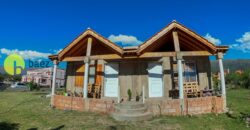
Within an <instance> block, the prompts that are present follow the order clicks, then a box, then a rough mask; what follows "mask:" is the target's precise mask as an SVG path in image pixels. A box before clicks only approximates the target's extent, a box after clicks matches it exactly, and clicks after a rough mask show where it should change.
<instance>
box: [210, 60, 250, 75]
mask: <svg viewBox="0 0 250 130" xmlns="http://www.w3.org/2000/svg"><path fill="white" fill-rule="evenodd" d="M223 65H224V69H229V70H230V72H234V71H236V70H243V71H245V70H247V69H250V59H249V60H248V59H244V60H243V59H237V60H223ZM211 68H212V72H218V71H219V63H218V61H217V60H212V61H211Z"/></svg>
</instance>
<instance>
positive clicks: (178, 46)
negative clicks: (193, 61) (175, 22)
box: [172, 31, 180, 52]
mask: <svg viewBox="0 0 250 130" xmlns="http://www.w3.org/2000/svg"><path fill="white" fill-rule="evenodd" d="M172 34H173V40H174V49H175V51H176V52H179V51H180V43H179V37H178V33H177V32H176V31H173V33H172Z"/></svg>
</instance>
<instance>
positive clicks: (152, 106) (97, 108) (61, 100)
mask: <svg viewBox="0 0 250 130" xmlns="http://www.w3.org/2000/svg"><path fill="white" fill-rule="evenodd" d="M145 103H146V105H147V106H148V110H149V111H151V112H152V113H153V115H160V114H162V115H181V109H180V100H179V99H165V98H157V99H146V100H145ZM114 104H115V103H114V101H113V100H111V99H92V98H89V99H83V98H82V97H67V96H62V95H55V96H54V106H55V107H56V108H58V109H62V110H78V111H91V112H99V113H106V114H108V113H112V112H114ZM222 112H223V98H222V97H216V96H211V97H201V98H188V99H185V113H184V114H190V115H195V114H204V113H222Z"/></svg>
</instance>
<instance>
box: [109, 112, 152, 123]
mask: <svg viewBox="0 0 250 130" xmlns="http://www.w3.org/2000/svg"><path fill="white" fill-rule="evenodd" d="M112 117H113V118H114V119H115V120H117V121H143V120H149V119H150V118H152V113H151V112H145V113H140V114H121V113H112Z"/></svg>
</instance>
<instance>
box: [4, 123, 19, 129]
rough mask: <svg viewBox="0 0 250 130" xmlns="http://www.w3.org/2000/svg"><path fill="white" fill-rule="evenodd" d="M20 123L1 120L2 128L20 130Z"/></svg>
mask: <svg viewBox="0 0 250 130" xmlns="http://www.w3.org/2000/svg"><path fill="white" fill-rule="evenodd" d="M18 128H19V124H18V123H9V122H0V130H18Z"/></svg>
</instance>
